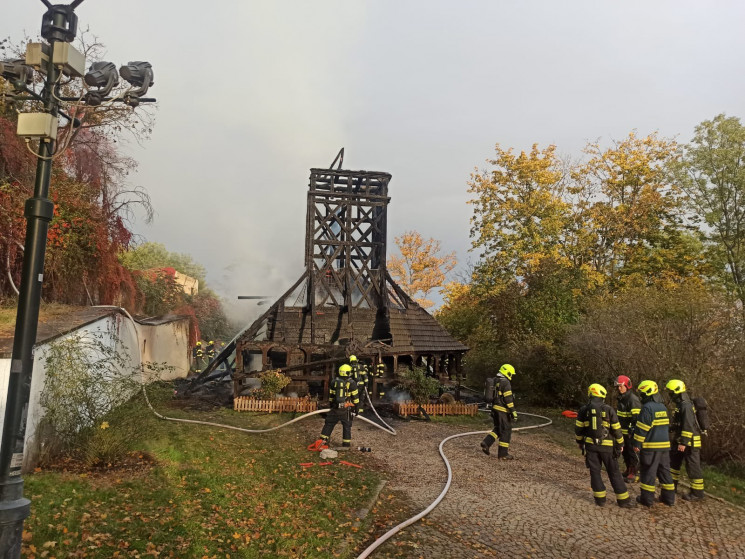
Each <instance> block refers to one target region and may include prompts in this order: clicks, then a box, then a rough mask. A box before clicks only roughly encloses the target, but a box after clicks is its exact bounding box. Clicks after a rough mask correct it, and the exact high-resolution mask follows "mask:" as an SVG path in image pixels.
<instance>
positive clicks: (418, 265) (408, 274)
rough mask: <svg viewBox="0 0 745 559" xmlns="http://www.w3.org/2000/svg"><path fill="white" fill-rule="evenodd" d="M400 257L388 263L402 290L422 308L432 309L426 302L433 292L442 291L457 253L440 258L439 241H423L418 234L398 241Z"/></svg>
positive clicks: (411, 234) (402, 237)
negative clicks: (441, 288) (435, 290)
mask: <svg viewBox="0 0 745 559" xmlns="http://www.w3.org/2000/svg"><path fill="white" fill-rule="evenodd" d="M396 246H397V247H398V250H399V252H400V256H391V257H390V258H389V259H388V264H387V265H388V271H389V272H390V273H391V276H393V278H394V279H395V280H396V282H397V283H398V284H399V285H400V286H401V288H402V289H403V290H404V291H405V292H406V293H407V294H408V295H409V296H410V297H411V298H412V299H414V300H415V301H416V302H417V303H418V304H419V305H421V306H422V307H424V308H430V307H431V306H432V305H434V303H433V302H432V301H430V300H429V299H427V295H429V293H430V292H432V290H433V289H437V288H438V287H442V286H443V285H444V283H445V278H446V276H447V274H448V273H449V272H451V271H452V270H453V268H455V265H456V259H455V253H454V252H451V253H449V254H443V255H441V254H440V251H441V248H440V241H437V240H435V239H426V240H425V239H423V238H422V236H421V235H420V234H419V233H417V232H416V231H407V232H406V233H404V234H403V235H401V236H400V237H396Z"/></svg>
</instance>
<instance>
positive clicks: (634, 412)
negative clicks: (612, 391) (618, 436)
mask: <svg viewBox="0 0 745 559" xmlns="http://www.w3.org/2000/svg"><path fill="white" fill-rule="evenodd" d="M640 411H642V402H641V400H640V399H639V396H637V395H636V394H635V393H634V392H633V391H632V390H627V391H626V392H624V393H623V394H621V395H620V396H619V397H618V412H617V413H618V422H619V423H620V424H621V432H622V433H623V434H624V435H628V434H630V433H631V432H632V431H633V430H634V424H635V423H636V418H637V417H638V416H639V412H640Z"/></svg>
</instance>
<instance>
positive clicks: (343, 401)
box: [329, 376, 360, 410]
mask: <svg viewBox="0 0 745 559" xmlns="http://www.w3.org/2000/svg"><path fill="white" fill-rule="evenodd" d="M329 404H331V407H332V408H346V407H351V408H353V409H354V410H358V409H359V406H360V397H359V390H357V383H356V382H355V381H354V379H352V378H350V377H342V376H336V377H334V380H332V381H331V386H330V387H329Z"/></svg>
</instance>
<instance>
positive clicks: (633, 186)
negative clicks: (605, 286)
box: [571, 132, 703, 288]
mask: <svg viewBox="0 0 745 559" xmlns="http://www.w3.org/2000/svg"><path fill="white" fill-rule="evenodd" d="M584 152H585V153H586V154H587V155H589V156H590V159H589V160H588V161H587V162H586V163H585V164H583V165H580V166H578V167H576V168H575V169H574V170H573V173H572V174H573V185H572V189H571V191H572V193H573V194H579V193H582V195H581V197H580V200H579V201H578V203H577V204H576V205H575V213H576V215H577V216H578V217H580V218H581V223H582V228H581V230H580V229H578V231H580V237H581V238H583V240H582V244H583V246H584V249H585V250H586V254H585V256H584V257H585V258H587V259H589V261H590V262H591V263H592V266H593V269H594V271H595V272H597V273H598V274H600V275H601V276H603V277H605V278H606V279H607V280H608V281H609V282H610V287H611V288H613V287H618V286H621V285H623V283H624V282H626V281H627V280H628V279H629V278H630V277H631V278H632V280H634V281H638V279H639V278H642V279H643V280H644V281H654V280H656V279H660V278H663V279H670V278H671V277H695V276H697V275H699V270H698V266H699V265H700V264H702V256H703V253H702V246H701V244H700V243H697V239H696V236H695V234H692V233H691V232H690V231H687V230H686V229H684V228H683V227H682V223H683V205H682V192H681V189H680V187H679V185H678V183H677V182H676V181H674V180H672V179H671V176H670V173H669V168H670V166H671V165H673V164H674V162H675V159H676V152H677V145H676V143H675V142H673V141H671V140H667V139H665V138H659V137H658V136H657V134H650V135H648V136H645V137H639V136H637V135H636V133H634V132H631V133H630V134H629V135H628V137H626V138H625V139H623V140H622V141H616V142H613V146H611V147H609V148H602V147H601V146H600V144H599V143H598V142H591V143H589V144H588V145H587V146H586V147H585V150H584Z"/></svg>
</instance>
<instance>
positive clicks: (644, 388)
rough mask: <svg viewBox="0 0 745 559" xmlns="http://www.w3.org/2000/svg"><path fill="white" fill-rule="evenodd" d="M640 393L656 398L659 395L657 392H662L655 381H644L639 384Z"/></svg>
mask: <svg viewBox="0 0 745 559" xmlns="http://www.w3.org/2000/svg"><path fill="white" fill-rule="evenodd" d="M638 389H639V392H641V393H642V394H644V395H645V396H654V395H655V394H657V392H659V391H660V389H659V388H657V383H656V382H655V381H653V380H643V381H641V383H640V384H639V387H638Z"/></svg>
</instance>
